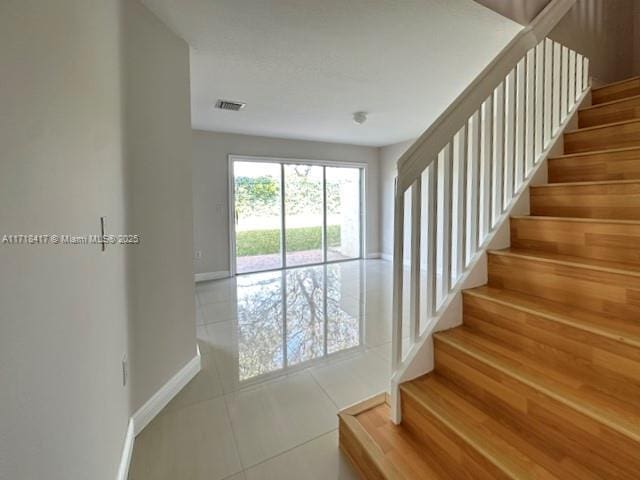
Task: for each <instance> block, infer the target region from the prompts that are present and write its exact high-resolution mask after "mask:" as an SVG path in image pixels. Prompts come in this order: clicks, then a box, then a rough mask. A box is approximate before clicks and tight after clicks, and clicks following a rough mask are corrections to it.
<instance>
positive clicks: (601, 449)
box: [435, 340, 640, 480]
mask: <svg viewBox="0 0 640 480" xmlns="http://www.w3.org/2000/svg"><path fill="white" fill-rule="evenodd" d="M435 361H436V370H437V371H438V373H439V374H440V375H443V376H445V377H447V378H449V379H450V380H451V381H453V382H454V383H456V384H457V385H458V386H459V387H460V388H462V389H463V390H464V391H465V392H467V393H468V394H469V395H470V396H472V397H474V398H475V399H476V400H477V401H479V402H481V403H482V404H483V405H484V408H486V409H488V410H489V411H492V412H493V414H494V415H495V417H497V418H501V417H502V418H504V421H506V422H509V423H510V424H515V425H517V426H518V428H521V429H523V430H524V431H526V433H527V435H529V438H530V441H531V442H533V443H535V444H538V445H540V446H543V445H546V446H547V448H550V449H556V450H557V451H558V452H562V451H564V452H568V453H570V454H571V455H572V456H573V457H574V458H575V459H577V460H578V461H580V462H583V463H584V464H585V465H587V466H588V467H589V468H590V469H591V470H593V471H594V473H597V474H599V475H601V476H602V478H625V479H629V480H631V479H634V478H635V473H634V472H637V471H638V469H640V458H638V455H637V452H638V448H640V443H637V442H634V441H633V440H631V439H629V438H627V437H624V436H622V435H620V434H619V433H617V432H615V431H613V430H611V429H610V428H608V427H607V426H606V425H604V424H601V423H599V422H596V421H595V420H593V419H592V418H590V417H588V416H586V415H584V414H582V413H580V412H578V411H576V410H574V409H572V408H570V407H568V406H567V405H565V404H564V403H561V402H559V401H557V400H555V399H554V398H552V397H551V396H549V395H547V394H546V393H545V392H543V391H540V390H537V389H533V388H531V387H530V386H529V385H527V384H525V383H522V382H520V381H519V380H518V379H517V378H515V377H512V376H510V375H506V374H505V373H503V372H501V371H499V370H497V369H495V368H494V367H492V366H491V365H489V364H486V363H484V362H481V361H479V360H477V359H475V358H474V357H473V356H470V355H467V354H466V353H465V352H464V351H462V350H458V349H456V348H453V347H451V346H450V345H448V344H445V343H443V342H440V341H438V340H436V347H435Z"/></svg>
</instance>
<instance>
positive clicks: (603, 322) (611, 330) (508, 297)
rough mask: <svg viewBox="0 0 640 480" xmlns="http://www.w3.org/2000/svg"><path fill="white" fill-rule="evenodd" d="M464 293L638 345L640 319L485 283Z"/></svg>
mask: <svg viewBox="0 0 640 480" xmlns="http://www.w3.org/2000/svg"><path fill="white" fill-rule="evenodd" d="M463 293H464V295H470V296H475V297H481V298H484V299H487V300H490V301H492V302H497V303H501V304H504V305H508V306H510V307H511V308H516V309H518V310H522V311H528V312H532V313H535V314H536V315H540V316H543V317H545V318H547V319H549V320H551V321H553V322H558V323H562V324H565V325H569V326H571V327H573V328H577V329H580V330H584V331H588V332H589V333H592V334H595V335H599V336H602V337H607V338H609V339H611V340H615V341H617V342H621V343H624V344H626V345H630V346H633V347H636V348H640V322H639V323H637V324H634V323H632V322H628V321H625V320H622V319H619V318H617V317H614V316H607V315H603V314H597V313H594V312H591V311H589V310H583V309H578V308H575V307H571V306H567V305H565V304H562V303H558V302H553V301H551V300H547V299H544V298H539V297H533V296H531V295H526V294H524V293H520V292H516V291H513V290H504V289H501V288H494V287H490V286H487V285H484V286H481V287H476V288H472V289H469V290H465V291H464V292H463Z"/></svg>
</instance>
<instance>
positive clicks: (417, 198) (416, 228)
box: [409, 176, 422, 345]
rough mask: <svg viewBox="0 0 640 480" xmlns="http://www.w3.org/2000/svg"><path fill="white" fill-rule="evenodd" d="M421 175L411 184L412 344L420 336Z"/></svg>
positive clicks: (410, 306)
mask: <svg viewBox="0 0 640 480" xmlns="http://www.w3.org/2000/svg"><path fill="white" fill-rule="evenodd" d="M421 208H422V176H419V177H418V178H417V179H416V181H415V182H413V185H411V277H410V280H409V281H410V282H411V285H410V292H409V294H410V298H409V324H410V326H409V330H410V332H409V335H410V338H411V344H412V345H413V344H414V343H415V342H416V340H417V339H418V337H419V336H420V234H421V233H422V230H421V223H420V220H421V217H422V213H421Z"/></svg>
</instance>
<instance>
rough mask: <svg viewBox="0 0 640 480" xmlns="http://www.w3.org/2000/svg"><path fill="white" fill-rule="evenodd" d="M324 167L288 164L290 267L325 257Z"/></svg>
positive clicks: (287, 239) (286, 240)
mask: <svg viewBox="0 0 640 480" xmlns="http://www.w3.org/2000/svg"><path fill="white" fill-rule="evenodd" d="M323 168H324V167H321V166H317V165H284V209H285V245H286V266H287V267H293V266H299V265H308V264H312V263H321V262H323V261H324V248H323V224H324V208H323V204H324V202H323V196H324V195H323V174H324V171H323Z"/></svg>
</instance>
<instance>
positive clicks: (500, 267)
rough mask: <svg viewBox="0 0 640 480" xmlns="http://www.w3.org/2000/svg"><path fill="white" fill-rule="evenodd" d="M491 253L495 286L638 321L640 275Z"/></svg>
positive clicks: (490, 259)
mask: <svg viewBox="0 0 640 480" xmlns="http://www.w3.org/2000/svg"><path fill="white" fill-rule="evenodd" d="M488 257H489V285H490V286H492V287H496V288H503V289H506V290H513V291H517V292H522V293H525V294H529V295H534V296H537V297H541V298H546V299H548V300H552V301H555V302H560V303H564V304H566V305H570V306H574V307H577V308H585V309H588V310H592V311H594V312H600V313H605V314H613V315H616V316H619V317H621V318H625V319H628V320H630V321H634V322H637V321H638V318H639V315H640V278H638V277H635V276H631V275H624V274H620V273H615V272H608V271H599V270H592V269H587V268H582V267H579V266H571V265H563V264H556V263H551V262H545V261H541V260H537V259H530V258H521V257H512V256H506V255H496V254H493V253H490V254H489V256H488Z"/></svg>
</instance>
